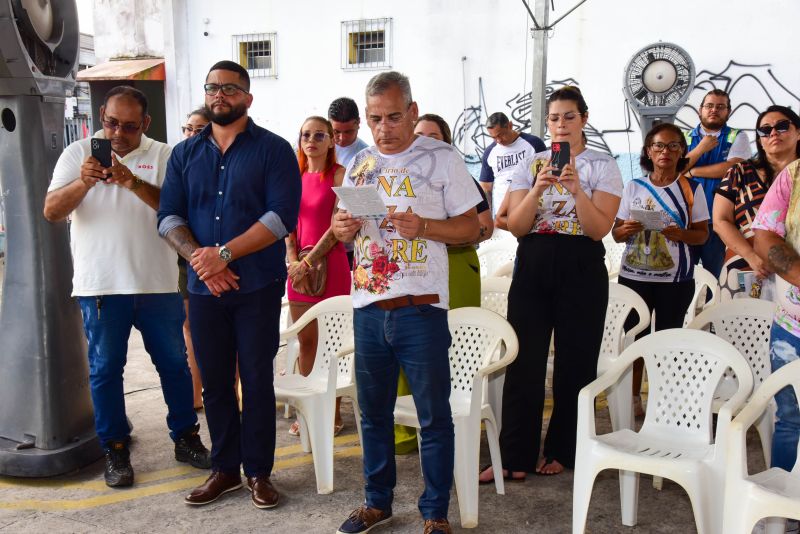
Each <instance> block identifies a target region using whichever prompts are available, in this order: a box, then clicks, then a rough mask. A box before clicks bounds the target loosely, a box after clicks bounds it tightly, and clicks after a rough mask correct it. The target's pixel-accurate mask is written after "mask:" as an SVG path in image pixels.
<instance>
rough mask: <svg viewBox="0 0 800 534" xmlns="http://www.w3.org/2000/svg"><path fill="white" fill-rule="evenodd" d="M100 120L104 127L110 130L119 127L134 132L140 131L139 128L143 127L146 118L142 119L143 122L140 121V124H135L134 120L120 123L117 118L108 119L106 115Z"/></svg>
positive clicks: (126, 131)
mask: <svg viewBox="0 0 800 534" xmlns="http://www.w3.org/2000/svg"><path fill="white" fill-rule="evenodd" d="M100 122H102V123H103V127H104V128H108V129H109V130H116V129H118V128H119V129H120V130H122V131H123V132H125V133H127V134H133V133H136V132H138V131H139V128H141V127H142V125H143V124H144V120H142V122H140V123H139V124H133V123H132V122H126V123H120V122H119V121H117V120H114V119H111V120H108V119H106V118H105V117H103V118H102V119H100Z"/></svg>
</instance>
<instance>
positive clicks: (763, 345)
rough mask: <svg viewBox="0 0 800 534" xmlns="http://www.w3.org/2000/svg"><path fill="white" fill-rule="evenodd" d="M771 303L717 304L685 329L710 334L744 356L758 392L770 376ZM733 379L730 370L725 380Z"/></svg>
mask: <svg viewBox="0 0 800 534" xmlns="http://www.w3.org/2000/svg"><path fill="white" fill-rule="evenodd" d="M775 308H776V305H775V303H774V302H770V301H767V300H760V299H751V298H743V299H733V300H728V301H725V302H720V303H719V304H717V305H716V306H713V307H711V308H709V309H707V310H705V311H703V313H701V314H700V315H698V316H697V317H695V318H694V320H693V321H692V322H691V323H689V326H688V327H687V328H694V329H696V330H709V329H710V328H711V327H713V332H714V333H715V334H716V335H718V336H719V337H721V338H722V339H724V340H726V341H727V342H729V343H730V344H731V345H733V346H734V347H736V349H737V350H738V351H739V352H740V353H741V354H742V356H744V358H745V360H747V363H748V364H749V365H750V370H751V371H752V373H753V388H754V389H758V387H759V386H760V385H761V383H762V382H764V380H766V379H767V377H768V376H769V375H770V373H771V372H772V367H771V365H770V360H769V334H770V329H771V328H772V320H773V316H774V315H775ZM728 377H730V378H734V375H733V374H732V371H731V370H728V371H726V378H728Z"/></svg>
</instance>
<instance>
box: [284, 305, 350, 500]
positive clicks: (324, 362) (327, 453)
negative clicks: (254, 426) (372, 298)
mask: <svg viewBox="0 0 800 534" xmlns="http://www.w3.org/2000/svg"><path fill="white" fill-rule="evenodd" d="M314 319H316V320H317V329H318V331H319V338H318V339H319V340H318V342H317V355H316V359H315V360H314V367H313V368H312V369H311V373H309V375H308V376H303V375H301V374H299V373H293V374H287V375H283V376H281V375H278V376H276V377H275V398H276V399H277V400H280V401H284V402H286V403H287V404H290V405H291V406H292V407H293V408H294V409H295V410H296V412H297V419H298V421H299V422H300V439H301V444H302V447H303V450H304V451H305V452H312V454H313V459H314V472H315V475H316V479H317V493H331V492H332V491H333V425H334V418H335V411H336V397H337V394H338V395H339V396H343V395H347V396H350V397H351V398H352V399H353V405H354V409H355V411H356V412H358V401H357V399H356V395H355V386H354V385H353V380H352V375H353V373H352V361H353V359H352V356H345V355H339V351H340V349H342V348H343V347H352V345H353V303H352V300H351V298H350V296H349V295H347V296H339V297H332V298H329V299H326V300H323V301H322V302H319V303H317V304H315V305H314V306H312V307H311V308H309V309H308V311H306V312H305V313H304V314H303V316H302V317H300V319H299V320H298V321H297V322H295V323H294V324H293V325H292V326H291V327H289V328H288V329H287V330H284V331H283V332H281V340H289V339H291V338H294V337H297V334H298V332H300V330H302V329H303V327H305V326H306V325H307V324H308V323H310V322H311V321H313V320H314ZM342 367H343V368H344V369H342ZM348 367H349V369H348ZM340 377H341V380H342V382H343V384H342V386H343V388H341V389H337V383H338V382H339V380H340ZM357 423H358V418H357ZM359 435H360V428H359Z"/></svg>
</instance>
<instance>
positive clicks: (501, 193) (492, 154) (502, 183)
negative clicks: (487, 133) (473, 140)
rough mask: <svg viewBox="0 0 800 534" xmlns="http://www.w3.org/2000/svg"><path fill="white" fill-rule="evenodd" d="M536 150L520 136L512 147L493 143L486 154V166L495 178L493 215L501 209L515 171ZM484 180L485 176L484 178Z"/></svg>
mask: <svg viewBox="0 0 800 534" xmlns="http://www.w3.org/2000/svg"><path fill="white" fill-rule="evenodd" d="M535 153H536V149H535V148H534V147H533V145H531V142H530V141H529V140H528V139H525V137H523V136H522V134H520V135H519V136H517V139H516V140H515V141H514V142H513V143H511V144H510V145H501V144H500V143H493V144H492V146H491V147H490V150H488V151H487V152H486V154H484V160H485V164H486V165H487V166H488V167H489V168H490V169H491V171H492V173H491V175H492V176H493V177H494V185H493V186H492V215H493V216H494V215H495V214H496V213H497V210H499V209H500V204H502V203H503V198H504V197H505V196H506V192H507V191H508V188H509V186H510V185H511V176H512V175H513V174H514V170H515V169H516V168H517V167H519V166H521V165H522V163H523V162H524V161H525V159H526V158H528V157H530V156H532V155H534V154H535ZM482 178H483V176H482Z"/></svg>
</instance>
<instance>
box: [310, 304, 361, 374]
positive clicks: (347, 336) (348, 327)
mask: <svg viewBox="0 0 800 534" xmlns="http://www.w3.org/2000/svg"><path fill="white" fill-rule="evenodd" d="M309 314H310V315H309ZM306 315H309V319H311V318H313V319H316V320H317V332H318V337H317V355H316V358H315V359H314V367H313V368H312V369H311V374H310V375H309V376H313V377H315V378H319V379H322V380H327V379H328V376H329V371H330V365H331V360H333V361H334V362H337V357H336V354H337V353H338V352H339V351H340V350H341V349H342V348H343V347H345V346H350V345H352V344H353V301H352V299H351V298H350V295H342V296H338V297H331V298H328V299H325V300H323V301H322V302H318V303H317V304H314V305H313V306H312V307H310V308H309V309H308V310H307V311H306V313H304V314H303V317H302V318H303V319H305V317H306ZM352 358H353V356H352V355H351V356H348V357H347V358H342V359H341V360H338V363H337V364H336V365H337V366H338V369H337V375H338V376H339V378H338V381H342V380H343V379H345V380H350V374H351V373H352V361H350V362H348V359H349V360H352ZM348 363H350V365H348ZM342 375H345V376H342ZM334 387H335V384H334Z"/></svg>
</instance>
